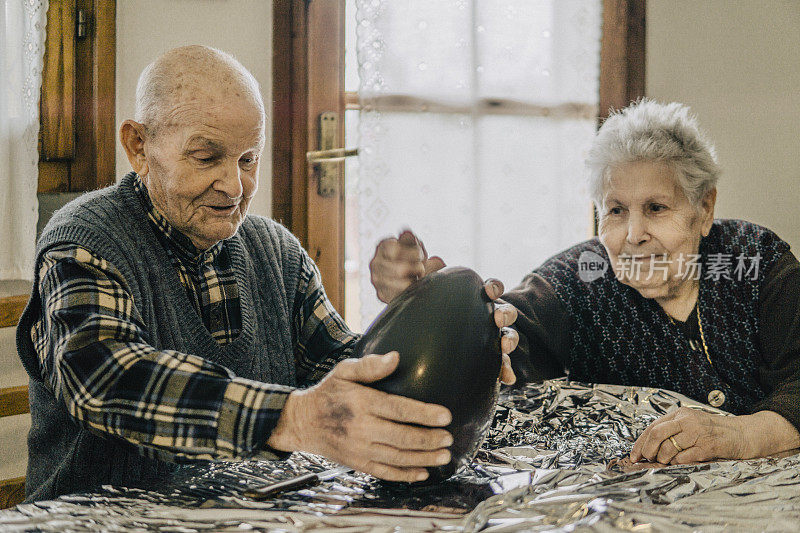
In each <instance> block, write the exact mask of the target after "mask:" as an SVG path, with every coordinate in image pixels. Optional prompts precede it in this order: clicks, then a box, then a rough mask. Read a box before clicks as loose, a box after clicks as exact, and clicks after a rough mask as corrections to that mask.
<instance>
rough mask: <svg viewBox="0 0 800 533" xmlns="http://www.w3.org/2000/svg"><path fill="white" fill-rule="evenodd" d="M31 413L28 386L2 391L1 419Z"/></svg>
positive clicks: (0, 398)
mask: <svg viewBox="0 0 800 533" xmlns="http://www.w3.org/2000/svg"><path fill="white" fill-rule="evenodd" d="M30 412H31V411H30V403H29V402H28V386H27V385H20V386H18V387H6V388H4V389H0V418H5V417H7V416H16V415H24V414H26V413H30Z"/></svg>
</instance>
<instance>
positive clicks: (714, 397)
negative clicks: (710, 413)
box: [708, 389, 725, 407]
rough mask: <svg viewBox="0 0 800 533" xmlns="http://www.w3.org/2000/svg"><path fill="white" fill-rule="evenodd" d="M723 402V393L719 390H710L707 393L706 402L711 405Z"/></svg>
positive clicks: (716, 405) (719, 404) (715, 405)
mask: <svg viewBox="0 0 800 533" xmlns="http://www.w3.org/2000/svg"><path fill="white" fill-rule="evenodd" d="M723 403H725V393H724V392H722V391H721V390H716V389H714V390H712V391H711V392H709V393H708V404H709V405H710V406H711V407H719V406H721V405H722V404H723Z"/></svg>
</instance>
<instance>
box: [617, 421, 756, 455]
mask: <svg viewBox="0 0 800 533" xmlns="http://www.w3.org/2000/svg"><path fill="white" fill-rule="evenodd" d="M745 435H746V433H745V431H744V428H743V427H742V417H736V416H724V415H715V414H709V413H706V412H703V411H698V410H697V409H690V408H688V407H681V408H680V409H677V410H676V411H673V412H671V413H669V414H666V415H664V416H662V417H661V418H659V419H658V420H656V421H655V422H653V423H652V424H650V426H648V427H647V429H645V430H644V432H643V433H642V434H641V435H640V436H639V438H638V439H636V442H635V443H634V445H633V450H631V456H630V458H631V461H633V462H634V463H635V462H639V461H642V460H646V461H649V462H654V463H660V464H665V465H666V464H673V465H676V464H687V463H697V462H701V461H710V460H712V459H748V458H749V457H748V455H749V453H748V451H747V450H748V443H747V441H746V437H745Z"/></svg>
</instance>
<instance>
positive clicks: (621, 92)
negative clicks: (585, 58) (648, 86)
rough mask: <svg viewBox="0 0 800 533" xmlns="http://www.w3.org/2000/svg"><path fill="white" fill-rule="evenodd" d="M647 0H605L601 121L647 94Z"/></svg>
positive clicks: (601, 64)
mask: <svg viewBox="0 0 800 533" xmlns="http://www.w3.org/2000/svg"><path fill="white" fill-rule="evenodd" d="M645 2H646V0H604V1H603V36H602V40H601V44H600V104H599V108H598V109H599V116H598V119H599V122H602V120H604V119H605V118H606V117H608V112H609V109H621V108H623V107H625V106H627V105H628V104H630V103H631V102H632V101H634V100H636V99H637V98H640V97H642V96H644V94H645V30H646V24H645V22H646V21H645V15H646V3H645Z"/></svg>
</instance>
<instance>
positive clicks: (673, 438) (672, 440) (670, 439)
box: [669, 437, 683, 452]
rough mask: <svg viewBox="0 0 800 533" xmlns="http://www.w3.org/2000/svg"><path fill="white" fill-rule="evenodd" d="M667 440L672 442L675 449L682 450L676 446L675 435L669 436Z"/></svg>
mask: <svg viewBox="0 0 800 533" xmlns="http://www.w3.org/2000/svg"><path fill="white" fill-rule="evenodd" d="M669 441H670V442H671V443H672V445H673V446H675V449H676V450H678V452H682V451H683V448H681V447H680V446H678V443H677V442H675V437H670V438H669Z"/></svg>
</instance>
